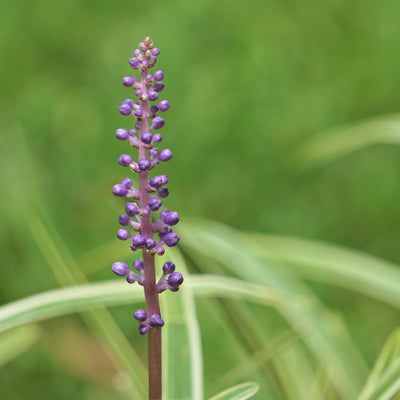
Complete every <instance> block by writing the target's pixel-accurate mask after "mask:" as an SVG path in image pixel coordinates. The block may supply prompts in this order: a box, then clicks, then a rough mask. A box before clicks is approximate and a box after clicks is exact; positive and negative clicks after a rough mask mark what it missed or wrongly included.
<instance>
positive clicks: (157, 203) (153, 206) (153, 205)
mask: <svg viewBox="0 0 400 400" xmlns="http://www.w3.org/2000/svg"><path fill="white" fill-rule="evenodd" d="M147 205H148V206H149V208H150V210H151V211H157V210H158V209H159V208H160V207H161V206H162V201H161V200H159V199H157V198H155V197H152V198H151V199H149V201H148V202H147Z"/></svg>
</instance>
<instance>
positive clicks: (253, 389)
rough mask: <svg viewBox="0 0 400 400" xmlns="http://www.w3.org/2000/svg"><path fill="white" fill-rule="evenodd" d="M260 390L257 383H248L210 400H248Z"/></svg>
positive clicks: (225, 391) (227, 390) (234, 387)
mask: <svg viewBox="0 0 400 400" xmlns="http://www.w3.org/2000/svg"><path fill="white" fill-rule="evenodd" d="M259 389H260V386H259V384H258V383H256V382H246V383H241V384H240V385H236V386H233V387H231V388H229V389H226V390H224V391H223V392H221V393H219V394H217V395H215V396H213V397H211V398H210V399H209V400H246V399H249V398H250V397H252V396H253V395H255V394H256V393H257V392H258V391H259Z"/></svg>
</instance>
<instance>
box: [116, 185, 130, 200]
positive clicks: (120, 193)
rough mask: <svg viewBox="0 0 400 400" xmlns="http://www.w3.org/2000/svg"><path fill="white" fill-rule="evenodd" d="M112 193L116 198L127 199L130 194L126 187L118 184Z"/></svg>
mask: <svg viewBox="0 0 400 400" xmlns="http://www.w3.org/2000/svg"><path fill="white" fill-rule="evenodd" d="M112 192H113V195H114V196H117V197H125V196H126V195H127V194H128V189H127V188H126V187H125V186H124V185H121V184H117V185H114V186H113V189H112Z"/></svg>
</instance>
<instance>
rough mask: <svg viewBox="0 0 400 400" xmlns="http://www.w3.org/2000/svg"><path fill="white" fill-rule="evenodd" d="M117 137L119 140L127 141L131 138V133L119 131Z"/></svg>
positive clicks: (123, 130) (116, 133) (124, 130)
mask: <svg viewBox="0 0 400 400" xmlns="http://www.w3.org/2000/svg"><path fill="white" fill-rule="evenodd" d="M115 136H116V137H117V139H119V140H126V139H128V138H129V132H128V131H127V130H126V129H117V131H116V132H115Z"/></svg>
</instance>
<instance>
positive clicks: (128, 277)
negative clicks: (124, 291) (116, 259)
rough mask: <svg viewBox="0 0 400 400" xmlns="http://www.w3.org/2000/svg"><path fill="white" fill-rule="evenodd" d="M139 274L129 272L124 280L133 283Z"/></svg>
mask: <svg viewBox="0 0 400 400" xmlns="http://www.w3.org/2000/svg"><path fill="white" fill-rule="evenodd" d="M138 278H139V275H137V274H134V273H130V274H129V275H128V276H127V277H126V281H127V282H128V283H130V284H132V283H135V282H137V281H138Z"/></svg>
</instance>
